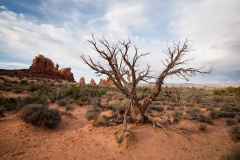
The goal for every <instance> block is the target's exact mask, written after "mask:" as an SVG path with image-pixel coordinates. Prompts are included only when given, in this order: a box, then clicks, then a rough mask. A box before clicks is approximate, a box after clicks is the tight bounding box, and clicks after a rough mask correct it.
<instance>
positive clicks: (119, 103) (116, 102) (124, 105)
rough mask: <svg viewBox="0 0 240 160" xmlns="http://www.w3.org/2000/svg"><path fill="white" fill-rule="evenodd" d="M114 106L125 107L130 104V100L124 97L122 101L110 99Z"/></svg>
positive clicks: (111, 104)
mask: <svg viewBox="0 0 240 160" xmlns="http://www.w3.org/2000/svg"><path fill="white" fill-rule="evenodd" d="M108 104H109V105H110V106H111V107H112V108H115V109H120V108H125V107H126V106H127V105H129V100H128V99H124V100H122V101H118V100H117V101H110V102H109V103H108Z"/></svg>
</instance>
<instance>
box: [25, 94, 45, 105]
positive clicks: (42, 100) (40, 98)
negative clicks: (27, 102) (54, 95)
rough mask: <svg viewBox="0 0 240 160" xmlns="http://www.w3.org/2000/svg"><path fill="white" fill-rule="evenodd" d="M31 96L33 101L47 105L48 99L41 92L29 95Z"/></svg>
mask: <svg viewBox="0 0 240 160" xmlns="http://www.w3.org/2000/svg"><path fill="white" fill-rule="evenodd" d="M29 96H30V97H31V98H32V99H33V101H34V102H36V103H39V104H47V103H48V102H47V100H48V97H47V95H45V94H42V93H41V92H40V91H34V92H32V93H30V94H29Z"/></svg>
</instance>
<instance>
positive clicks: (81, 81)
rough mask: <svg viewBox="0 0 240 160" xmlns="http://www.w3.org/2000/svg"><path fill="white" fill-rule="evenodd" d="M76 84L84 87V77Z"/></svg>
mask: <svg viewBox="0 0 240 160" xmlns="http://www.w3.org/2000/svg"><path fill="white" fill-rule="evenodd" d="M78 83H79V84H80V85H81V86H82V85H85V84H86V83H85V78H84V77H81V78H80V80H79V82H78Z"/></svg>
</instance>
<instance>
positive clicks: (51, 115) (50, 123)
mask: <svg viewBox="0 0 240 160" xmlns="http://www.w3.org/2000/svg"><path fill="white" fill-rule="evenodd" d="M21 119H23V120H24V121H25V122H27V123H31V124H32V125H35V126H44V127H47V128H51V129H54V128H55V127H56V126H57V124H58V123H59V122H60V121H61V116H60V112H59V111H58V110H57V109H49V108H48V107H47V106H45V105H41V104H30V105H27V106H25V107H24V108H23V110H22V114H21Z"/></svg>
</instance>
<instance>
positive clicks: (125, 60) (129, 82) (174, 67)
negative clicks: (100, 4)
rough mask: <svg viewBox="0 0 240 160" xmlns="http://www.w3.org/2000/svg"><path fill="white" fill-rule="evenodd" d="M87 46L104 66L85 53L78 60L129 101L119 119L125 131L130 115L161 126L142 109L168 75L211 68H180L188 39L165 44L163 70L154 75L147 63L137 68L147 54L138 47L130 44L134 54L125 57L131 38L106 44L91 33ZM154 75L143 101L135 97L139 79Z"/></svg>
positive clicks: (184, 76)
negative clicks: (140, 52)
mask: <svg viewBox="0 0 240 160" xmlns="http://www.w3.org/2000/svg"><path fill="white" fill-rule="evenodd" d="M87 41H88V42H89V43H90V44H91V45H92V49H93V50H95V51H96V52H97V53H98V54H99V56H100V58H102V59H103V60H104V61H105V62H106V63H107V66H103V65H102V63H100V62H95V61H93V59H92V58H91V57H90V56H88V57H85V55H80V57H81V59H82V60H83V61H84V62H85V63H86V64H87V65H88V66H89V67H90V68H91V69H93V70H94V71H95V74H96V75H97V76H101V75H107V76H108V77H109V78H110V79H111V80H112V81H113V83H114V84H115V86H116V87H117V88H118V89H119V90H120V91H121V92H122V93H123V94H124V95H125V96H126V97H127V98H128V99H129V100H130V104H129V106H127V107H126V110H125V114H124V120H123V124H124V126H123V130H126V116H130V117H131V118H132V119H136V120H137V119H142V120H144V119H148V120H150V121H152V123H153V124H154V126H155V125H157V126H159V127H162V125H161V124H160V123H159V122H157V121H156V120H155V119H154V117H153V116H152V115H151V114H149V113H148V112H145V111H146V109H147V107H148V106H149V104H150V102H151V101H152V100H154V99H155V98H156V97H157V96H158V94H159V93H160V92H161V91H162V84H163V83H164V80H165V78H166V77H168V76H172V75H177V76H178V77H179V78H182V79H184V80H186V81H188V80H189V79H188V77H194V76H195V75H196V74H197V73H199V74H202V75H204V74H210V73H211V71H212V69H213V68H212V67H210V69H209V70H208V71H201V69H202V68H203V67H201V68H184V67H182V66H183V65H185V64H187V63H188V62H189V61H190V60H193V59H185V60H183V57H184V56H185V54H186V53H188V52H189V51H190V50H189V49H188V45H187V43H188V40H187V39H186V41H185V42H184V43H183V45H182V46H180V43H178V44H176V43H174V42H173V48H171V47H168V48H167V50H166V51H163V52H164V53H165V54H166V55H167V58H166V60H165V62H163V61H162V63H163V64H164V66H165V69H164V70H163V71H162V73H161V74H160V75H158V76H157V77H153V76H152V75H150V74H151V72H152V71H151V70H150V66H149V65H148V64H147V66H146V69H144V70H139V68H138V67H139V65H138V64H137V61H138V60H139V58H141V57H143V56H146V55H148V54H149V53H145V54H139V52H138V48H137V47H136V46H134V49H135V53H134V56H133V58H131V59H130V58H129V53H128V52H129V48H130V46H131V41H130V39H128V41H125V40H123V41H119V42H118V43H117V44H112V45H110V44H109V41H108V40H106V39H105V38H104V37H103V39H97V40H96V38H95V37H94V35H92V40H87ZM97 43H100V45H102V46H103V47H104V48H105V50H101V49H100V48H99V44H97ZM151 78H156V83H155V86H154V87H153V89H152V91H151V92H150V94H149V95H148V96H147V97H145V98H144V99H143V100H141V101H140V100H139V99H138V97H137V89H136V87H137V85H138V84H139V82H140V81H145V82H148V81H149V79H151Z"/></svg>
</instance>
